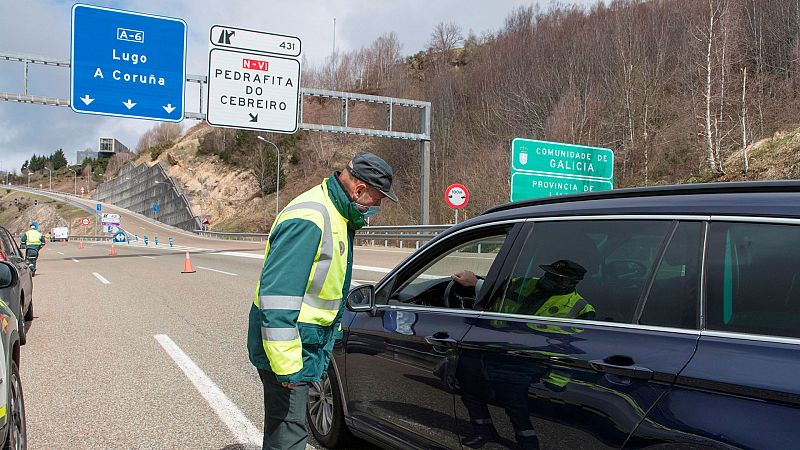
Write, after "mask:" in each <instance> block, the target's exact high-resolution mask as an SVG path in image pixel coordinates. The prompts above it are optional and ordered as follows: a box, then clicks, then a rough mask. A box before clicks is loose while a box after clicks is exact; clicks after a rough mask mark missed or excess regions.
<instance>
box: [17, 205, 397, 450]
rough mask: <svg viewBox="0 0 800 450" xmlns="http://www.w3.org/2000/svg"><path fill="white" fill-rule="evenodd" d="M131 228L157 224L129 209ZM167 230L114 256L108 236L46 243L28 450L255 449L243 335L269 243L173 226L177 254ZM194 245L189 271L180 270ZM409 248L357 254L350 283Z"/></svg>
mask: <svg viewBox="0 0 800 450" xmlns="http://www.w3.org/2000/svg"><path fill="white" fill-rule="evenodd" d="M107 210H108V211H114V208H107ZM122 214H126V213H125V212H122ZM128 216H130V217H128ZM123 226H127V227H128V228H129V229H130V227H131V226H133V227H136V226H140V227H141V228H142V229H144V230H145V232H152V231H153V230H154V229H153V227H158V225H155V224H152V223H150V222H148V221H147V220H139V219H137V218H136V217H135V216H132V215H130V213H127V214H126V215H124V216H123ZM133 231H135V230H133ZM167 231H169V230H167ZM168 235H170V233H169V232H167V233H165V234H163V235H161V234H159V237H160V239H162V240H161V242H160V245H159V248H158V249H154V248H153V243H152V242H151V243H150V245H149V246H148V247H144V246H143V244H142V243H141V242H139V243H133V244H122V245H118V246H116V247H115V248H116V249H117V251H118V254H117V255H116V256H109V254H108V253H109V250H110V246H109V244H107V243H103V244H100V243H87V244H86V246H85V248H84V249H80V248H79V245H78V242H75V241H71V242H70V243H69V245H62V244H61V243H51V244H49V245H48V246H47V247H45V249H44V250H43V251H42V253H41V257H40V261H39V263H38V267H37V269H38V270H37V275H36V278H35V279H34V284H35V287H34V292H33V298H34V303H33V304H34V313H35V316H36V318H35V319H34V321H33V322H32V324H30V328H29V335H28V344H27V345H25V346H24V347H23V349H22V364H21V366H22V367H21V372H22V381H23V385H24V394H25V404H26V407H27V418H28V445H29V446H30V448H32V449H62V448H63V449H76V448H93V449H96V448H150V449H152V448H165V449H166V448H169V449H175V448H193V449H194V448H208V449H223V448H224V449H235V448H258V447H259V445H260V439H261V435H260V433H261V431H262V430H263V405H262V393H261V383H260V381H259V379H258V375H257V373H256V371H255V369H254V368H253V367H252V365H251V364H250V362H249V361H248V358H247V350H246V332H247V314H248V311H249V308H250V304H251V302H252V298H253V294H254V290H255V287H256V282H257V279H258V275H259V272H260V268H261V257H262V254H263V250H264V248H263V244H261V243H252V242H232V241H217V240H211V239H204V238H198V237H195V236H191V235H184V234H178V233H176V234H175V236H174V237H175V245H176V246H178V248H174V249H168V248H165V247H167V246H166V245H165V243H166V237H167V236H168ZM198 248H202V249H206V250H197V249H198ZM187 249H189V250H191V251H192V253H191V258H192V263H193V265H194V268H195V270H196V271H197V272H196V273H194V274H182V273H181V271H182V269H183V266H184V255H185V251H187ZM407 255H408V252H407V251H400V250H389V251H386V250H382V249H365V248H358V249H357V250H356V253H355V268H356V270H355V271H354V279H355V280H358V282H359V283H360V282H371V281H376V280H378V279H380V278H381V277H382V276H383V275H384V274H385V273H386V272H388V270H389V269H390V268H391V267H394V265H396V264H397V263H398V262H399V261H401V260H402V259H403V258H405V257H406V256H407ZM310 444H311V445H314V443H313V442H310ZM356 448H369V445H367V444H363V445H359V446H357V447H356Z"/></svg>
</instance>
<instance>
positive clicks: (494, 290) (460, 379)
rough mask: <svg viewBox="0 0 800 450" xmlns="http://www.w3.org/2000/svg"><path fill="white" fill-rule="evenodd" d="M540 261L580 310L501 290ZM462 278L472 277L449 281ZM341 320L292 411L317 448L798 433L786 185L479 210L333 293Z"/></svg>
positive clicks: (796, 271) (666, 442) (647, 442)
mask: <svg viewBox="0 0 800 450" xmlns="http://www.w3.org/2000/svg"><path fill="white" fill-rule="evenodd" d="M558 261H570V262H571V263H574V264H577V265H579V266H580V267H582V268H583V269H585V275H583V276H582V277H581V278H582V279H581V280H580V281H579V282H578V284H577V286H576V287H575V291H576V292H577V294H578V295H579V296H580V298H581V299H582V301H583V303H582V304H581V309H582V310H583V311H592V314H590V315H589V317H588V318H577V317H575V316H574V315H570V316H567V317H553V316H552V314H551V313H554V312H555V310H553V308H550V310H548V309H547V308H544V309H542V308H540V309H538V310H537V309H536V307H533V308H526V307H525V305H526V302H536V301H538V302H541V301H543V299H541V298H536V296H535V295H529V294H530V292H538V291H536V290H535V289H533V290H531V289H529V290H528V291H527V292H526V291H525V290H524V289H522V288H520V286H526V284H525V283H527V285H528V286H533V285H536V283H538V280H540V279H541V278H542V277H543V276H544V272H545V269H547V268H548V267H550V266H552V265H553V264H554V263H555V262H558ZM561 264H563V263H561ZM462 270H469V271H471V272H473V273H474V274H476V275H477V276H478V278H479V279H480V280H481V282H480V284H481V285H480V286H476V288H474V289H471V290H470V289H465V288H464V287H462V286H460V285H459V284H457V283H455V282H454V281H453V280H452V278H451V275H453V274H454V273H456V272H459V271H462ZM569 295H573V294H569ZM576 298H577V297H573V301H574V300H575V299H576ZM585 305H590V306H589V307H586V306H585ZM347 309H348V310H347V312H346V313H345V315H344V317H343V320H342V326H343V331H344V336H343V338H342V339H341V340H340V341H339V342H337V344H336V346H335V349H334V356H333V358H332V363H331V365H330V368H329V370H328V377H327V378H326V379H325V380H323V381H322V382H320V383H316V384H315V385H314V387H313V389H312V392H311V396H310V401H309V414H308V423H309V427H310V429H311V432H312V433H313V435H314V437H315V438H316V439H317V441H318V442H320V443H321V444H323V445H326V446H330V447H336V446H341V445H343V444H344V443H345V442H346V441H347V438H348V437H349V436H350V435H351V434H353V435H356V436H359V437H361V438H365V439H367V440H369V441H370V442H372V443H374V444H376V445H380V446H382V447H386V448H434V449H445V448H446V449H460V448H556V449H562V448H563V449H567V448H569V449H577V448H685V449H690V448H691V449H694V448H709V447H710V448H774V449H787V448H797V447H798V442H800V427H798V426H797V424H798V423H800V382H799V381H798V374H800V182H796V181H791V182H757V183H723V184H707V185H681V186H665V187H653V188H637V189H620V190H615V191H607V192H600V193H589V194H581V195H570V196H563V197H553V198H548V199H539V200H530V201H522V202H516V203H510V204H507V205H503V206H499V207H496V208H493V209H491V210H489V211H487V212H485V213H483V214H482V215H480V216H478V217H476V218H474V219H472V220H469V221H466V222H464V223H462V224H459V225H457V226H454V227H452V228H450V229H449V230H448V231H446V232H444V233H442V234H441V235H439V236H438V237H437V238H435V239H434V240H433V241H431V242H430V243H428V244H427V245H425V246H424V247H423V248H422V249H420V250H418V251H417V252H415V253H414V254H413V255H411V256H410V257H408V258H407V259H406V260H405V261H403V262H402V263H401V264H400V265H399V266H398V267H396V268H395V269H394V270H392V271H391V272H390V273H389V274H388V275H386V276H385V277H384V278H383V279H382V280H381V281H380V282H378V283H377V284H376V285H375V286H371V285H367V286H361V287H357V288H355V289H353V290H352V291H351V293H350V295H349V296H348V298H347ZM534 311H535V312H534ZM572 317H575V318H572Z"/></svg>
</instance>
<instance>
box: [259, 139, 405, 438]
mask: <svg viewBox="0 0 800 450" xmlns="http://www.w3.org/2000/svg"><path fill="white" fill-rule="evenodd" d="M392 177H393V172H392V168H391V167H390V166H389V164H387V163H386V161H384V160H383V159H381V158H379V157H378V156H376V155H374V154H372V153H369V152H361V153H359V154H357V155H356V156H355V157H354V158H353V159H352V161H350V162H349V163H348V164H347V167H346V168H345V170H343V171H341V172H339V171H337V172H334V173H333V174H332V175H331V176H330V177H328V178H326V179H324V180H323V181H322V184H319V185H317V186H314V187H313V188H311V189H310V190H308V191H306V192H305V193H303V194H300V195H299V196H298V197H297V198H295V199H294V200H292V201H291V202H290V203H289V204H288V205H287V206H286V208H284V209H283V211H281V213H280V214H279V215H278V217H277V218H276V220H275V222H274V223H273V225H272V229H271V230H270V232H269V240H268V242H267V248H266V252H265V255H264V265H263V267H262V269H261V278H260V279H259V282H258V288H257V289H256V293H255V300H254V301H253V305H252V307H251V308H250V319H249V322H250V324H249V328H248V336H247V348H248V352H249V355H250V362H252V363H253V365H254V366H256V368H257V369H258V375H259V376H260V378H261V382H262V384H263V385H264V448H265V449H281V450H286V449H297V450H301V449H305V447H306V440H307V439H308V432H307V431H306V426H305V420H306V409H307V404H308V383H309V382H314V381H320V380H321V379H322V377H323V375H324V374H325V372H326V371H327V369H328V364H329V363H330V358H331V351H332V350H333V344H334V342H335V341H336V340H337V339H339V338H340V337H341V335H342V327H341V325H340V323H339V322H340V320H341V316H342V312H343V311H344V302H345V299H346V297H347V293H348V292H349V290H350V279H351V275H352V268H353V237H354V235H355V231H356V230H358V229H359V228H361V227H363V226H364V225H365V223H366V219H367V218H368V217H370V216H372V215H374V214H375V213H377V212H378V209H379V208H380V205H381V201H382V200H383V199H384V197H388V198H389V199H390V200H392V201H394V202H397V196H396V195H395V193H394V192H393V191H392Z"/></svg>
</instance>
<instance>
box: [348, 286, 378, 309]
mask: <svg viewBox="0 0 800 450" xmlns="http://www.w3.org/2000/svg"><path fill="white" fill-rule="evenodd" d="M374 307H375V286H373V285H371V284H365V285H363V286H358V287H355V288H353V289H351V290H350V293H349V294H347V309H348V310H350V311H353V312H360V311H371V310H372V308H374Z"/></svg>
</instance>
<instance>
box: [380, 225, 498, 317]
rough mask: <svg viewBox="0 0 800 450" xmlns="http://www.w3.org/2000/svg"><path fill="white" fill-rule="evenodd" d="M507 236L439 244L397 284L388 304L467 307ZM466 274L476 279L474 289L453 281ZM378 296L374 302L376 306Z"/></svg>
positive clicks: (476, 294) (470, 304)
mask: <svg viewBox="0 0 800 450" xmlns="http://www.w3.org/2000/svg"><path fill="white" fill-rule="evenodd" d="M506 236H507V234H506V233H505V232H503V233H502V234H492V235H489V236H482V237H473V238H472V239H468V240H466V242H465V241H463V240H462V241H460V242H459V241H454V242H452V243H444V242H443V243H442V244H440V247H441V248H442V250H440V251H438V252H437V251H435V250H434V251H433V253H431V252H428V254H432V255H433V254H435V255H438V256H431V257H430V258H431V260H430V261H429V262H428V263H427V264H425V265H424V266H423V267H422V268H420V269H418V270H417V271H415V273H414V274H413V275H411V276H408V277H406V278H405V279H404V280H402V281H400V280H398V281H400V282H399V283H398V285H397V286H398V287H397V288H395V289H394V290H393V291H392V294H391V296H390V297H389V299H388V302H389V303H392V302H395V303H406V304H415V305H421V306H433V307H453V308H471V307H472V306H473V305H474V303H475V299H476V298H477V296H478V294H479V292H480V289H481V288H482V287H483V286H482V285H483V280H484V279H485V278H486V276H487V275H488V274H489V270H490V269H491V268H492V265H493V264H494V262H495V260H496V259H497V256H498V254H499V253H500V250H501V248H502V247H503V244H504V243H505V241H506ZM464 272H469V273H471V274H474V275H475V279H477V280H478V282H477V285H476V286H462V285H461V284H459V283H455V282H453V279H452V276H453V275H454V274H456V273H464ZM380 298H381V296H380V295H378V296H377V299H378V302H379V303H380Z"/></svg>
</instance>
